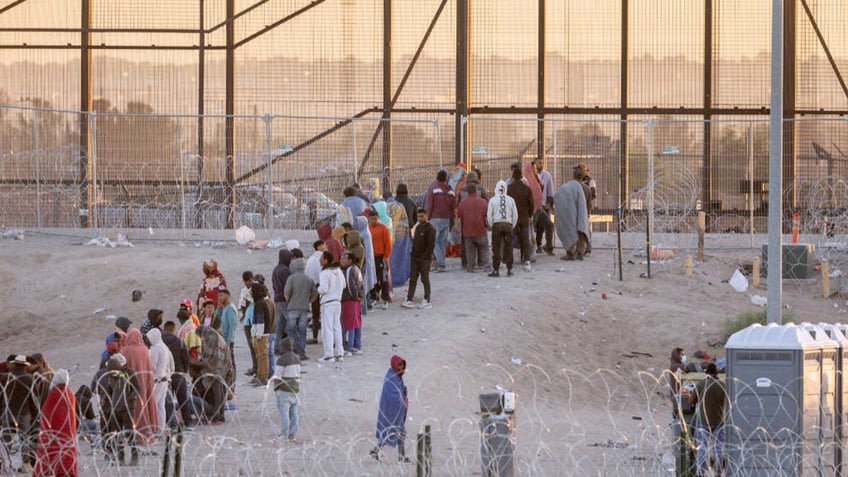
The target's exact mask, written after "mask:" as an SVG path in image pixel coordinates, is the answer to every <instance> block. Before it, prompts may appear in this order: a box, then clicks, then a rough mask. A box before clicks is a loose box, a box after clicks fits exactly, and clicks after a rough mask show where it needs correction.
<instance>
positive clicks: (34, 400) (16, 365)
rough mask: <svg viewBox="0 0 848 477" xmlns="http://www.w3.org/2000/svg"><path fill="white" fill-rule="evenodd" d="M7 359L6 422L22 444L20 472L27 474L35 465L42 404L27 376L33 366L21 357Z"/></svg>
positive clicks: (29, 374)
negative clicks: (15, 431)
mask: <svg viewBox="0 0 848 477" xmlns="http://www.w3.org/2000/svg"><path fill="white" fill-rule="evenodd" d="M9 358H10V359H7V360H6V363H7V366H8V367H9V368H8V369H9V373H8V374H6V375H5V376H4V378H6V381H5V382H4V383H3V384H4V386H3V401H4V404H5V407H6V413H7V416H6V418H7V419H8V422H9V423H10V425H11V426H12V427H14V428H16V429H17V431H18V437H19V439H20V441H21V459H22V465H21V469H22V471H25V472H27V473H28V472H31V471H32V466H33V465H35V452H36V439H37V435H38V411H39V407H40V406H41V403H40V401H39V399H38V393H36V392H33V390H34V386H35V381H34V379H33V376H32V374H31V373H30V372H29V369H30V367H31V366H32V363H30V362H29V360H28V359H27V356H26V355H22V354H19V355H12V356H10V357H9ZM0 445H3V444H0Z"/></svg>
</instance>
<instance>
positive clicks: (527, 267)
mask: <svg viewBox="0 0 848 477" xmlns="http://www.w3.org/2000/svg"><path fill="white" fill-rule="evenodd" d="M524 271H525V272H529V271H530V262H529V261H527V262H524Z"/></svg>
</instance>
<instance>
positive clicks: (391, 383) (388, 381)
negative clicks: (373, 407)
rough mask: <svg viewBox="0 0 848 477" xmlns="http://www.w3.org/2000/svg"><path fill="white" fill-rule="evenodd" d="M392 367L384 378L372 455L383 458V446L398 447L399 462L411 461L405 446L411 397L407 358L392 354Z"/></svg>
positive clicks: (377, 458) (378, 458)
mask: <svg viewBox="0 0 848 477" xmlns="http://www.w3.org/2000/svg"><path fill="white" fill-rule="evenodd" d="M390 364H391V367H389V369H388V370H387V371H386V376H385V377H384V378H383V391H382V393H380V409H379V413H378V414H377V446H376V447H374V448H373V449H371V452H370V454H371V457H373V458H374V459H376V460H378V461H379V460H381V459H382V456H381V455H380V454H381V451H382V450H383V446H390V447H395V446H397V448H398V462H401V463H409V462H410V460H409V458H408V457H406V450H405V448H404V440H406V413H407V410H408V409H409V399H408V398H407V396H406V384H405V383H404V382H403V373H404V372H406V360H404V359H403V358H401V357H400V356H398V355H394V356H392V359H391V361H390Z"/></svg>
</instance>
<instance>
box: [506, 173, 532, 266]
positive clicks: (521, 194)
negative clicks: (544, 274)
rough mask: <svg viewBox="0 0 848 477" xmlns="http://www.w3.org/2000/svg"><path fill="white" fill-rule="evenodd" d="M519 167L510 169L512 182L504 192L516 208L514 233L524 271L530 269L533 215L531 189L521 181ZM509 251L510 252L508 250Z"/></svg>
mask: <svg viewBox="0 0 848 477" xmlns="http://www.w3.org/2000/svg"><path fill="white" fill-rule="evenodd" d="M523 177H524V176H523V174H522V173H521V168H520V167H519V168H514V169H512V183H511V184H510V185H509V186H507V188H506V193H507V194H508V195H509V196H510V197H512V199H513V200H514V201H515V207H516V209H518V222H517V223H516V224H515V229H514V230H515V234H516V235H517V236H518V244H519V247H520V249H521V253H520V254H521V263H522V265H524V271H525V272H529V271H530V252H531V250H530V219H531V218H532V217H533V210H535V208H534V202H533V191H532V190H531V189H530V186H528V185H527V184H525V183H524V181H522V179H523ZM510 253H512V252H511V251H510Z"/></svg>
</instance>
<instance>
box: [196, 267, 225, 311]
mask: <svg viewBox="0 0 848 477" xmlns="http://www.w3.org/2000/svg"><path fill="white" fill-rule="evenodd" d="M223 288H227V280H226V279H224V274H222V273H221V271H220V270H218V262H217V261H216V260H215V259H214V258H210V259H208V260H206V261H204V262H203V282H202V283H201V284H200V292H199V293H198V294H197V300H195V301H196V302H197V303H203V302H204V301H205V300H212V304H213V305H215V306H218V290H221V289H223Z"/></svg>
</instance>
